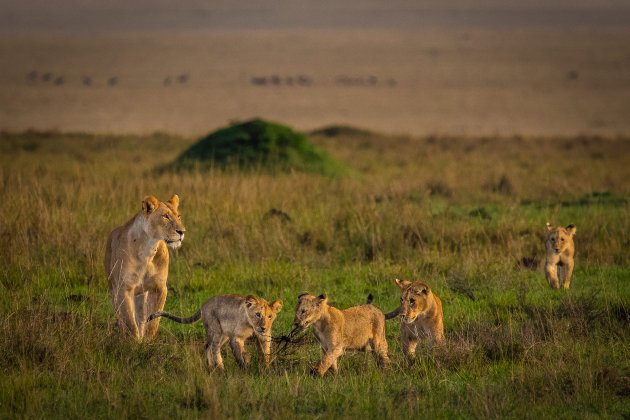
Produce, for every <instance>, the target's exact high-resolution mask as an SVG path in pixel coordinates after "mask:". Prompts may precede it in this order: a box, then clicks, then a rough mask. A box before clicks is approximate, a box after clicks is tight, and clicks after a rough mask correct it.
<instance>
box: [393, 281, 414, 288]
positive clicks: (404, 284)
mask: <svg viewBox="0 0 630 420" xmlns="http://www.w3.org/2000/svg"><path fill="white" fill-rule="evenodd" d="M394 281H395V282H396V286H398V287H400V288H401V289H406V288H407V286H409V285H410V284H411V282H410V281H407V280H398V279H396V280H394Z"/></svg>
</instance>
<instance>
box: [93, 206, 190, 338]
mask: <svg viewBox="0 0 630 420" xmlns="http://www.w3.org/2000/svg"><path fill="white" fill-rule="evenodd" d="M178 207H179V197H178V196H177V195H173V196H172V197H171V198H170V199H169V200H168V201H167V202H165V203H164V202H161V201H158V199H157V198H155V197H153V196H147V197H145V199H144V200H143V201H142V209H141V210H140V211H139V212H138V213H137V214H136V215H135V216H134V217H132V218H131V220H129V221H128V222H127V223H126V224H125V225H123V226H120V227H117V228H116V229H114V230H113V231H112V232H111V233H110V234H109V237H108V238H107V247H106V248H105V275H106V276H107V278H108V280H109V294H110V296H111V299H112V302H113V304H114V312H115V313H116V317H117V318H118V325H119V326H120V329H121V331H122V332H123V333H126V334H130V335H131V336H132V337H134V338H135V339H137V340H140V339H142V338H148V339H151V338H153V337H154V336H155V334H156V332H157V329H158V326H159V322H160V321H159V320H156V321H154V322H150V323H148V324H147V323H145V319H146V314H147V313H149V314H150V313H153V312H156V311H160V310H162V309H163V308H164V303H165V302H166V278H167V277H168V249H167V246H169V247H171V248H178V247H180V246H181V244H182V241H183V240H184V232H185V231H186V229H185V228H184V224H183V223H182V219H181V216H180V215H179V212H178V210H177V209H178Z"/></svg>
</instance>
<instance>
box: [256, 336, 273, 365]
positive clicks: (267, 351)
mask: <svg viewBox="0 0 630 420" xmlns="http://www.w3.org/2000/svg"><path fill="white" fill-rule="evenodd" d="M256 338H257V340H256V343H257V344H258V350H259V351H260V354H261V356H262V358H263V360H264V362H265V365H267V366H268V365H269V363H270V362H271V340H270V339H268V338H266V337H260V336H256Z"/></svg>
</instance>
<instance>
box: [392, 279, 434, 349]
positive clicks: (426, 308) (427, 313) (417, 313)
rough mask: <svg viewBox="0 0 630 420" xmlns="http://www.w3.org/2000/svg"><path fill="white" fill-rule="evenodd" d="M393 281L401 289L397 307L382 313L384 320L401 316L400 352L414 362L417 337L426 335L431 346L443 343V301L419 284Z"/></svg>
mask: <svg viewBox="0 0 630 420" xmlns="http://www.w3.org/2000/svg"><path fill="white" fill-rule="evenodd" d="M395 282H396V285H397V286H398V287H399V288H400V290H401V296H400V306H399V307H398V308H396V309H394V310H393V311H392V312H390V313H388V314H385V319H392V318H395V317H396V316H398V315H400V340H401V341H402V345H403V352H404V353H405V356H407V357H408V358H409V359H414V358H415V356H416V346H417V345H418V338H419V337H420V335H426V336H428V337H429V339H430V340H431V341H432V342H433V343H434V344H439V343H442V342H443V341H444V316H443V314H442V301H441V300H440V298H439V297H438V296H437V295H436V294H435V293H433V291H432V290H431V288H430V287H429V286H428V285H426V284H425V283H423V282H421V281H414V282H410V281H407V280H398V279H396V280H395Z"/></svg>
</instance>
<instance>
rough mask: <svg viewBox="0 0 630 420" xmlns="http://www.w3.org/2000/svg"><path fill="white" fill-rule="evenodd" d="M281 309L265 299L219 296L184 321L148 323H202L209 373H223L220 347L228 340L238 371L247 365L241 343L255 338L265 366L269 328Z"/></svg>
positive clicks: (159, 315)
mask: <svg viewBox="0 0 630 420" xmlns="http://www.w3.org/2000/svg"><path fill="white" fill-rule="evenodd" d="M281 308H282V301H281V300H276V301H274V302H272V303H267V301H266V300H265V299H262V298H259V297H256V296H253V295H248V296H242V295H223V296H215V297H211V298H210V299H208V300H207V301H206V303H204V304H203V306H202V307H201V309H200V310H198V311H197V313H195V314H194V315H193V316H191V317H188V318H180V317H177V316H174V315H171V314H169V313H166V312H161V311H160V312H156V313H154V314H151V316H149V320H148V321H151V320H153V319H155V318H158V317H161V316H163V317H165V318H168V319H171V320H173V321H175V322H179V323H180V324H192V323H193V322H196V321H199V319H202V320H203V326H204V328H205V329H206V358H207V359H208V365H209V366H210V369H213V368H215V367H216V368H218V369H220V370H223V369H224V366H223V358H222V357H221V347H222V346H223V345H224V344H225V343H226V342H227V341H228V340H229V341H230V346H231V347H232V352H233V353H234V357H235V358H236V361H237V362H238V364H239V365H240V366H241V367H245V366H247V364H249V359H250V356H249V354H248V353H247V351H246V350H245V340H247V339H248V338H249V337H251V336H252V335H256V338H257V340H256V342H257V344H258V349H259V350H260V352H261V354H262V355H263V358H264V360H265V364H269V359H270V350H271V326H272V324H273V321H274V320H275V319H276V315H277V314H278V312H280V309H281Z"/></svg>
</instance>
